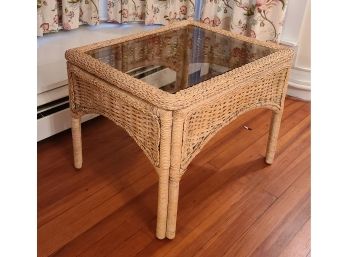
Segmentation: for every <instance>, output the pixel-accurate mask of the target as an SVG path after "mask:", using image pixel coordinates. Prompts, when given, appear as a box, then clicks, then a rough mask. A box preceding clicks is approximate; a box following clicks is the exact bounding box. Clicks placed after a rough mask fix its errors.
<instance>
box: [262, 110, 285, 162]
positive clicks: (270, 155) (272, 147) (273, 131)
mask: <svg viewBox="0 0 348 257" xmlns="http://www.w3.org/2000/svg"><path fill="white" fill-rule="evenodd" d="M282 114H283V112H273V114H272V122H271V127H270V130H269V136H268V144H267V152H266V163H268V164H272V162H273V160H274V155H275V152H276V148H277V140H278V134H279V129H280V123H281V119H282Z"/></svg>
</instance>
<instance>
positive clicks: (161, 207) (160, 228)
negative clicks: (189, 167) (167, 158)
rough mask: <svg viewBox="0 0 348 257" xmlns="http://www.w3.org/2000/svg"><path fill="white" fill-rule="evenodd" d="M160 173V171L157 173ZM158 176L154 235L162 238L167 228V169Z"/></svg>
mask: <svg viewBox="0 0 348 257" xmlns="http://www.w3.org/2000/svg"><path fill="white" fill-rule="evenodd" d="M159 174H161V173H159ZM162 174H163V175H160V176H159V182H158V204H157V227H156V237H157V238H158V239H164V238H165V237H166V230H167V212H168V180H169V171H168V170H167V171H164V172H163V173H162Z"/></svg>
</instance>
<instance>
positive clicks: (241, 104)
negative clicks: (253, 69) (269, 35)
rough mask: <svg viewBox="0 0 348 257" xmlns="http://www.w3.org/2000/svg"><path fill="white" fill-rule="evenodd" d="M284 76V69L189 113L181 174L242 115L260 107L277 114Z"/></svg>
mask: <svg viewBox="0 0 348 257" xmlns="http://www.w3.org/2000/svg"><path fill="white" fill-rule="evenodd" d="M287 72H288V70H287V69H284V70H280V71H278V72H276V73H275V74H273V76H266V77H264V78H260V79H259V80H258V81H253V82H252V83H250V84H247V85H243V86H241V87H239V88H236V89H235V90H232V91H231V92H230V93H229V94H224V95H222V96H221V97H217V98H215V99H212V101H211V102H210V103H209V104H203V105H199V106H198V107H197V108H195V109H194V110H192V111H190V112H189V113H188V114H187V117H186V119H185V124H184V135H183V142H184V145H183V149H182V159H181V170H186V168H187V166H188V164H189V163H190V161H191V160H192V159H193V158H194V157H195V156H196V154H198V153H199V151H200V150H201V149H202V147H203V146H204V145H205V144H206V143H207V142H208V141H209V139H210V138H211V137H212V136H214V135H215V134H216V133H217V132H218V131H219V130H220V129H222V128H223V127H224V126H225V125H228V124H229V123H231V121H232V120H234V119H236V118H237V117H238V116H240V115H241V114H243V113H245V112H247V111H250V110H252V109H255V108H260V107H264V108H269V109H271V110H274V111H280V109H281V101H282V93H283V87H284V85H283V82H284V80H285V78H286V75H287Z"/></svg>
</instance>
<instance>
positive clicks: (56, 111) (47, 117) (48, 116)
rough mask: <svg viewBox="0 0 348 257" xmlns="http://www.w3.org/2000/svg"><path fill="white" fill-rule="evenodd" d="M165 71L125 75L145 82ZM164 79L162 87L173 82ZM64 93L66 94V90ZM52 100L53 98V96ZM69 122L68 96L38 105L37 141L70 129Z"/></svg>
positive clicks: (139, 70)
mask: <svg viewBox="0 0 348 257" xmlns="http://www.w3.org/2000/svg"><path fill="white" fill-rule="evenodd" d="M165 69H166V68H165V67H163V66H150V67H139V68H136V69H133V70H130V71H129V72H127V73H128V74H129V75H131V76H133V77H135V78H138V79H141V80H144V81H146V80H149V79H150V80H153V79H158V75H159V74H160V73H162V72H166V71H165ZM164 77H165V78H166V79H165V80H166V81H163V83H164V85H167V84H168V83H169V82H172V81H173V79H174V80H175V76H174V77H173V78H172V77H169V76H168V72H166V76H164ZM167 80H168V81H167ZM63 87H65V88H66V89H67V87H68V86H67V85H65V86H63ZM66 92H68V90H66ZM46 94H47V92H46ZM51 94H52V95H54V94H55V90H52V92H51ZM52 98H54V96H53V97H52ZM97 116H98V115H97V114H89V115H84V116H83V117H82V119H81V121H82V122H84V121H87V120H90V119H93V118H95V117H97ZM70 122H71V114H70V110H69V96H68V95H65V96H63V97H60V98H58V99H54V100H53V101H50V102H48V103H44V104H41V105H39V106H38V107H37V141H41V140H43V139H45V138H48V137H50V136H53V135H55V134H57V133H59V132H62V131H64V130H66V129H70V128H71V123H70Z"/></svg>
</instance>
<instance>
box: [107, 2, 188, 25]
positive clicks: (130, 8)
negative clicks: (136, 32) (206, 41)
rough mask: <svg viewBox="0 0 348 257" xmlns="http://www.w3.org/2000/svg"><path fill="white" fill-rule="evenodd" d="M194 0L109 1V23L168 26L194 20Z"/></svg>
mask: <svg viewBox="0 0 348 257" xmlns="http://www.w3.org/2000/svg"><path fill="white" fill-rule="evenodd" d="M194 9H195V5H194V0H108V21H110V22H118V23H123V22H130V21H145V24H167V23H169V22H171V21H174V20H186V19H193V17H194Z"/></svg>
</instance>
